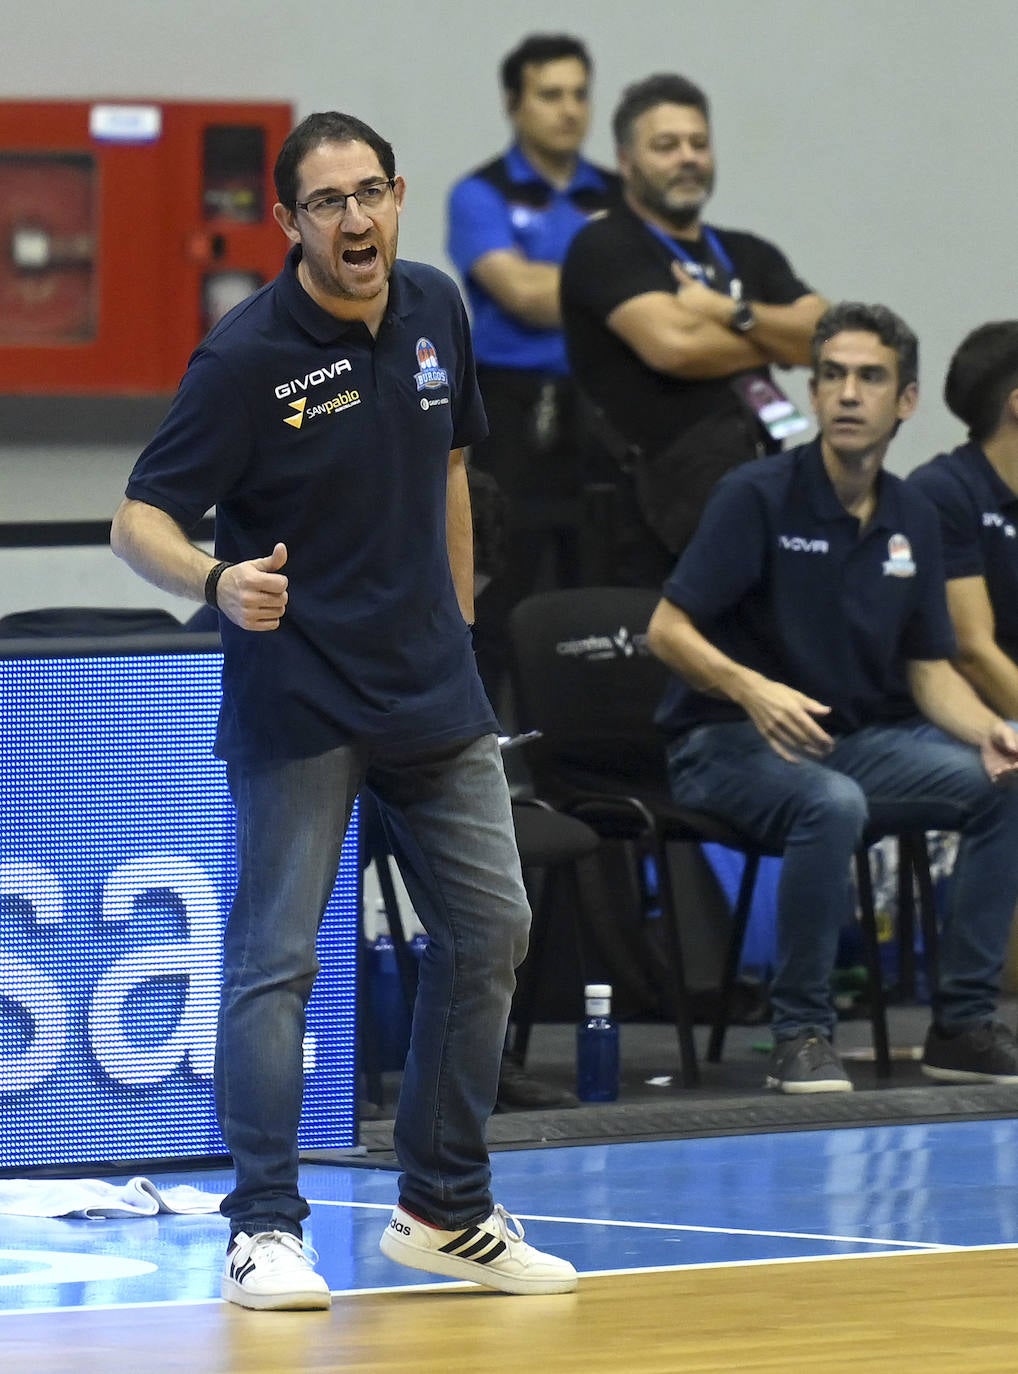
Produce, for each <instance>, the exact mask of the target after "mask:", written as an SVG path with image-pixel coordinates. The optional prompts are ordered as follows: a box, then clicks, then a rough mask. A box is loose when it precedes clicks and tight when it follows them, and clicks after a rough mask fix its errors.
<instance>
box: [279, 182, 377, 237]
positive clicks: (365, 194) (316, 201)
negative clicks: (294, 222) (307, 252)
mask: <svg viewBox="0 0 1018 1374" xmlns="http://www.w3.org/2000/svg"><path fill="white" fill-rule="evenodd" d="M395 185H396V178H395V177H389V178H388V180H386V181H372V182H371V183H370V184H369V185H367V186H358V187H357V190H356V191H351V192H349V194H348V195H343V193H342V191H329V192H327V193H325V194H324V195H320V196H312V197H311V199H310V200H295V201H294V202H293V203H294V206H295V207H296V208H297V209H298V210H306V211H307V214H308V217H309V218H310V219H312V220H314V222H315V223H316V224H322V225H325V224H337V223H338V222H339V221H340V220H341V219H342V218H343V216H344V215H345V214H346V205H347V201H349V200H355V201H356V202H357V204H358V205H359V206H360V207H361V209H362V210H366V211H367V213H368V214H370V213H371V212H372V210H377V209H378V208H379V207H380V206H381V204H382V201H383V200H384V199H385V195H386V192H387V191H391V190H392V189H393V187H394V186H395Z"/></svg>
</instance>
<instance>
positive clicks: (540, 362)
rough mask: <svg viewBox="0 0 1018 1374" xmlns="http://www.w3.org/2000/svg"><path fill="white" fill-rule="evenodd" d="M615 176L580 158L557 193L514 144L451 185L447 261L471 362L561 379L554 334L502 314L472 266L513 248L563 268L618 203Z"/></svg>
mask: <svg viewBox="0 0 1018 1374" xmlns="http://www.w3.org/2000/svg"><path fill="white" fill-rule="evenodd" d="M618 194H619V192H618V178H617V177H616V176H615V175H614V174H613V173H610V172H605V171H603V170H602V169H601V168H599V167H595V166H594V164H593V163H591V162H586V161H584V160H583V159H582V158H581V159H580V161H579V162H578V163H577V165H576V171H575V173H574V175H573V178H572V180H571V181H570V183H569V185H568V186H566V187H565V188H564V189H562V190H560V189H559V188H558V187H556V186H552V185H551V183H550V182H548V181H546V180H545V179H544V177H542V176H541V174H540V172H538V171H537V170H536V168H534V167H533V166H532V165H531V163H530V162H529V161H528V159H527V158H526V157H525V156H524V154H523V152H522V150H521V149H520V148H519V147H518V146H517V145H515V144H514V145H513V147H511V148H510V149H509V151H508V152H507V153H506V154H505V155H504V157H501V158H498V159H497V160H496V161H495V162H493V163H490V164H488V165H486V166H485V167H482V168H478V170H477V171H476V172H472V173H471V174H470V176H468V177H464V178H463V180H462V181H460V182H457V184H456V185H455V186H454V187H453V189H452V192H451V194H450V196H449V239H448V245H447V248H448V253H449V257H450V258H451V259H452V261H453V262H454V263H455V264H456V267H457V269H458V271H459V272H460V274H461V275H462V277H463V280H464V282H465V283H466V288H467V296H468V298H469V301H470V310H471V314H472V317H473V330H474V348H475V349H476V352H477V361H478V362H479V363H482V364H484V365H485V366H487V367H511V368H521V369H526V370H534V371H540V372H550V373H553V374H555V375H557V376H565V375H566V374H567V373H568V372H569V363H568V359H567V358H566V348H565V341H564V339H563V337H562V331H561V330H560V329H539V328H537V327H535V326H533V325H528V324H524V322H523V321H522V320H520V319H517V318H516V317H515V316H514V315H510V314H508V313H507V312H506V311H505V310H503V309H502V307H501V306H500V305H499V304H498V302H497V301H496V300H495V299H494V298H493V297H492V296H490V295H489V294H488V293H487V292H486V291H485V290H484V289H483V287H481V286H479V285H478V283H477V282H476V281H475V280H474V278H473V276H472V275H471V268H472V267H473V265H474V263H475V262H476V261H477V259H478V258H480V257H483V255H484V254H485V253H493V252H497V251H500V250H505V249H508V250H517V251H519V252H521V253H522V254H523V256H524V257H526V258H529V259H530V261H531V262H549V263H556V264H558V265H561V263H562V262H563V260H564V258H565V255H566V249H567V248H568V247H569V245H570V243H571V242H572V240H573V237H574V235H575V234H576V233H577V232H578V231H579V230H580V229H582V227H583V226H584V225H585V224H586V223H587V221H588V219H589V218H590V216H591V215H592V214H594V213H596V212H598V211H600V210H603V209H605V208H606V207H607V206H608V205H609V204H612V203H614V202H615V201H616V200H617V199H618Z"/></svg>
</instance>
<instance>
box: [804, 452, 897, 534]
mask: <svg viewBox="0 0 1018 1374" xmlns="http://www.w3.org/2000/svg"><path fill="white" fill-rule="evenodd" d="M802 472H803V477H804V480H805V485H806V492H807V495H808V499H809V503H810V508H811V510H812V511H813V514H814V515H815V516H816V518H817V519H818V520H824V521H827V520H851V521H853V523H857V522H856V520H855V516H854V515H850V514H849V513H848V511H847V510H846V509H845V507H844V506H843V505H842V504H841V502H840V501H839V500H838V496H837V493H836V492H835V490H834V486H833V484H832V482H831V479H830V477H829V476H828V475H827V469H826V467H824V459H823V454H822V453H821V451H820V439H819V438H816V439H814V440H813V442H812V443H809V444H805V445H804V446H803V455H802ZM901 516H902V512H901V505H900V503H899V500H898V493H897V491H896V490H895V485H894V483H893V482H889V481H888V480H887V474H886V473H885V472H883V471H881V472H880V474H879V476H878V477H877V505H876V509H875V510H874V512H873V517H872V519H871V520H870V522H869V524H868V525H867V526H866V533H867V534H869V533H870V532H871V531H872V530H875V529H881V528H883V529H890V530H895V529H899V528H900V526H901V523H902V519H901Z"/></svg>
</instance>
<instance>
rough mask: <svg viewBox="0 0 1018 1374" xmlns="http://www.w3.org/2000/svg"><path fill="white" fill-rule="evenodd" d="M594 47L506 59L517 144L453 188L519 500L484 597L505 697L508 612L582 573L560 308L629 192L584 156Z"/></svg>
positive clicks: (477, 342) (485, 675) (498, 455)
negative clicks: (583, 237)
mask: <svg viewBox="0 0 1018 1374" xmlns="http://www.w3.org/2000/svg"><path fill="white" fill-rule="evenodd" d="M590 74H591V60H590V55H589V54H588V52H587V49H586V48H585V47H584V45H583V44H582V43H581V42H579V40H577V39H575V38H571V37H569V36H568V35H565V34H534V35H531V36H530V37H528V38H526V39H524V40H523V42H521V43H520V44H519V45H518V46H517V47H516V48H515V49H514V50H513V51H512V52H511V53H509V54H508V56H507V57H506V58H505V60H504V61H503V63H502V67H501V85H502V91H503V95H504V98H505V104H506V111H507V113H508V116H509V120H510V122H511V124H512V128H513V135H514V141H513V144H512V146H511V147H510V148H509V150H508V151H507V152H506V153H504V154H502V155H501V156H499V157H497V158H494V159H493V160H492V161H490V162H488V163H486V164H485V165H484V166H482V167H478V168H477V169H476V170H475V171H473V172H471V173H470V174H469V175H468V176H466V177H464V178H463V180H461V181H459V182H458V183H457V184H456V185H455V186H454V187H453V190H452V192H451V194H450V197H449V207H448V208H449V215H448V221H449V222H448V251H449V256H450V258H451V259H452V261H453V262H454V263H455V264H456V267H457V269H458V271H459V272H460V274H461V276H462V277H463V280H464V282H465V284H466V289H467V296H468V299H469V302H470V308H471V313H472V316H473V337H474V348H475V350H476V354H477V379H478V383H479V385H480V388H481V394H482V396H483V397H484V407H485V410H486V412H487V416H488V425H489V429H490V433H489V435H488V437H487V438H486V439H484V440H482V441H481V442H480V443H478V444H476V445H475V446H474V448H473V451H472V454H471V465H472V466H474V467H477V468H480V469H482V470H484V471H485V472H487V473H490V474H491V476H492V477H494V478H495V480H496V481H497V483H498V485H499V487H500V489H501V491H502V494H503V497H504V500H505V506H506V521H505V524H506V531H505V547H504V560H503V566H502V568H501V570H500V572H499V574H498V575H497V576H496V577H495V578H494V579H493V581H492V583H491V585H490V586H489V587H488V588H487V589H486V590H485V593H484V596H483V597H482V598H480V599H479V600H478V606H477V630H476V633H475V644H476V647H477V657H478V665H479V667H480V670H481V677H482V679H483V681H484V683H485V686H486V687H487V689H488V693H489V696H490V697H491V699H492V700H493V701H495V702H496V704H497V703H498V701H499V699H500V696H501V692H502V690H503V686H504V673H505V665H506V647H505V645H506V619H507V617H508V614H509V612H510V611H511V610H512V608H513V606H514V605H515V604H516V602H517V601H519V600H521V599H522V598H523V597H524V596H526V595H528V593H529V592H531V591H532V590H534V588H535V586H536V585H539V583H541V584H543V585H546V586H549V585H550V586H572V585H575V584H576V582H577V581H578V579H579V578H580V576H581V570H580V553H579V545H578V539H579V536H578V530H579V522H580V513H581V512H580V507H581V492H582V487H583V482H584V478H585V475H587V474H586V473H585V463H586V460H587V458H588V454H589V450H590V448H591V441H590V440H589V439H585V438H584V434H583V424H582V417H581V415H580V413H579V411H578V407H577V393H576V389H575V387H574V385H573V383H572V380H571V378H570V376H569V364H568V362H567V360H566V349H565V343H564V341H563V337H562V321H561V315H560V312H559V269H560V266H561V263H562V260H563V258H564V257H565V254H566V249H567V248H568V246H569V244H570V242H571V241H572V238H573V236H574V235H575V234H576V233H577V231H578V230H579V229H580V228H582V226H583V225H584V224H586V223H587V221H588V219H589V218H590V217H591V216H592V215H595V214H598V213H600V212H601V211H603V210H605V209H606V208H607V207H608V206H609V205H611V204H613V203H614V202H615V201H616V200H617V199H618V196H619V181H618V178H617V177H616V176H615V175H614V173H612V172H608V171H605V170H604V169H602V168H600V167H595V166H594V165H593V164H592V163H590V162H587V161H586V160H585V159H584V158H583V157H581V156H580V148H581V146H582V144H583V140H584V138H585V137H586V134H587V127H588V124H589V121H590V104H589V86H590Z"/></svg>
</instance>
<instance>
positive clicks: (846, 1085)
mask: <svg viewBox="0 0 1018 1374" xmlns="http://www.w3.org/2000/svg"><path fill="white" fill-rule="evenodd" d="M767 1086H768V1088H777V1090H778V1091H779V1092H783V1093H850V1092H851V1091H852V1080H851V1079H850V1078H849V1076H848V1074H847V1073H846V1072H845V1069H844V1065H843V1064H842V1062H841V1060H840V1059H839V1058H838V1056H837V1055H836V1054H835V1052H834V1046H833V1045H832V1044H831V1042H830V1041H829V1040H828V1038H827V1036H826V1035H824V1034H823V1032H822V1031H819V1030H817V1029H816V1027H813V1026H811V1027H810V1028H809V1030H805V1031H803V1032H802V1034H801V1035H797V1036H795V1038H794V1039H792V1040H779V1041H778V1043H777V1044H776V1045H775V1046H774V1050H773V1052H772V1054H771V1062H770V1063H769V1064H768V1066H767Z"/></svg>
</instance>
